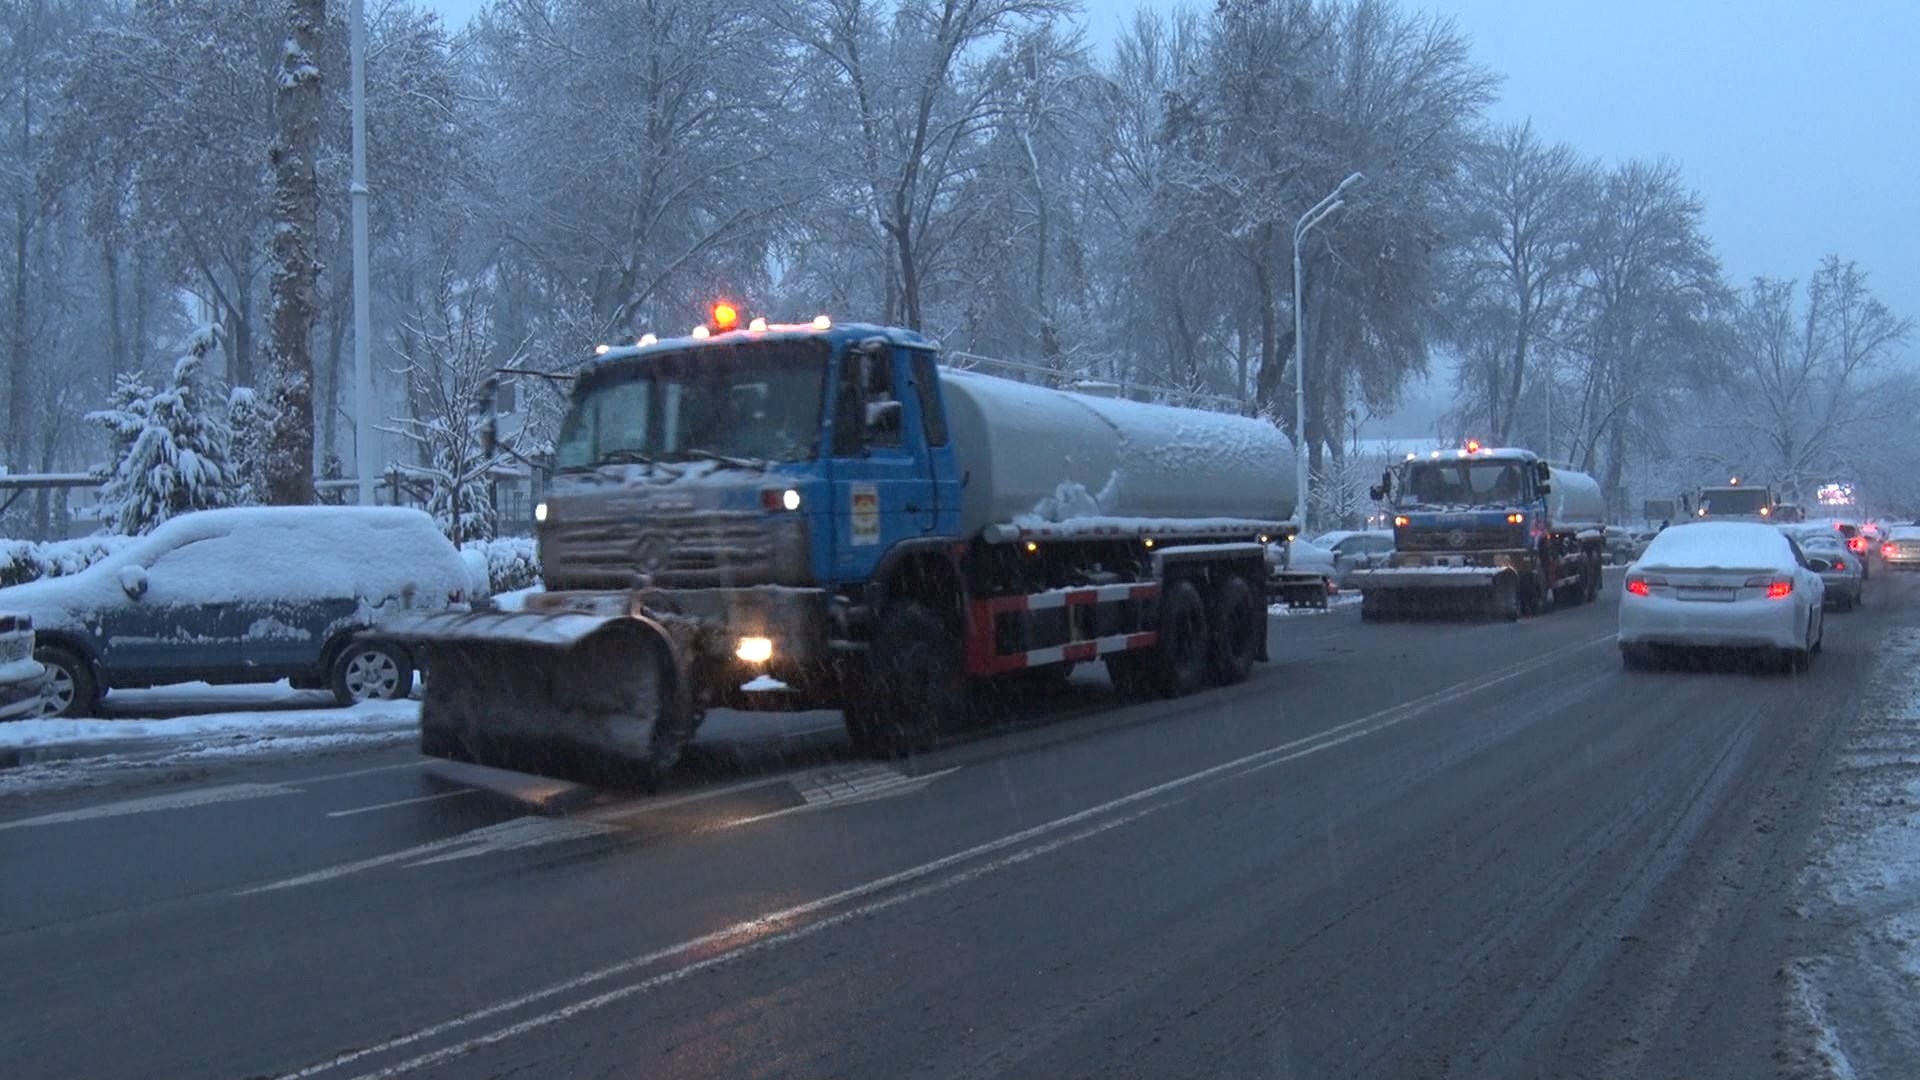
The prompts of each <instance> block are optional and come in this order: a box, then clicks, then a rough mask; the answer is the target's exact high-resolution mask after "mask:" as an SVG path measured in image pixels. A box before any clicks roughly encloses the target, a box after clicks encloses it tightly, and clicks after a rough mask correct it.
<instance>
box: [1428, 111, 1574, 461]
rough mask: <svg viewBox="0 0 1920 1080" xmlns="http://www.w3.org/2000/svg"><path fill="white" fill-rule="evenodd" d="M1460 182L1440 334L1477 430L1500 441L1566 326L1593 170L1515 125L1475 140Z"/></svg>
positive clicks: (1506, 440)
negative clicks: (1455, 245)
mask: <svg viewBox="0 0 1920 1080" xmlns="http://www.w3.org/2000/svg"><path fill="white" fill-rule="evenodd" d="M1464 181H1465V182H1464V183H1463V184H1462V186H1461V189H1460V191H1459V193H1458V195H1457V198H1458V200H1459V207H1460V219H1461V223H1462V232H1461V236H1460V240H1459V249H1458V251H1457V253H1456V255H1455V259H1454V263H1453V268H1452V269H1453V273H1452V276H1451V281H1450V282H1449V283H1448V288H1447V290H1446V295H1447V296H1448V298H1449V299H1450V301H1451V318H1450V324H1451V325H1450V326H1449V334H1448V336H1449V337H1450V338H1451V339H1452V340H1453V342H1454V344H1455V345H1456V347H1458V348H1459V349H1460V351H1461V354H1462V358H1463V359H1464V361H1465V363H1463V364H1462V365H1461V367H1460V369H1459V373H1458V382H1459V389H1460V391H1461V394H1462V396H1463V397H1464V398H1465V399H1466V400H1465V401H1464V402H1463V405H1466V406H1467V407H1468V408H1469V409H1470V410H1472V412H1474V413H1475V414H1477V415H1475V416H1473V417H1472V419H1473V420H1474V421H1475V424H1474V427H1475V429H1476V430H1479V431H1483V432H1485V433H1486V434H1487V435H1488V436H1490V437H1491V439H1492V440H1493V442H1494V444H1495V445H1500V446H1506V445H1511V443H1512V441H1513V438H1514V435H1515V434H1516V428H1517V418H1518V416H1519V412H1520V404H1521V400H1522V396H1523V394H1524V393H1525V391H1526V390H1527V388H1528V386H1529V383H1530V380H1532V379H1533V378H1534V377H1535V372H1534V370H1533V369H1534V367H1535V365H1536V364H1538V362H1539V359H1540V357H1539V354H1540V353H1541V352H1543V351H1545V350H1551V349H1553V348H1555V347H1556V342H1557V341H1558V339H1559V337H1560V336H1561V335H1562V334H1563V333H1564V330H1565V327H1564V325H1563V324H1564V321H1565V319H1566V318H1567V316H1568V314H1569V312H1570V310H1571V308H1572V305H1573V302H1574V299H1575V297H1576V289H1577V286H1578V283H1579V276H1578V275H1579V272H1580V267H1581V263H1580V247H1579V244H1580V238H1581V233H1582V229H1583V227H1584V226H1585V224H1586V222H1587V220H1588V218H1589V217H1590V216H1591V213H1592V211H1591V201H1592V198H1593V195H1594V191H1595V188H1596V187H1597V176H1596V171H1595V169H1594V168H1593V166H1591V165H1589V164H1588V163H1586V162H1585V161H1583V160H1582V159H1581V158H1580V157H1579V156H1578V155H1577V154H1576V153H1575V152H1574V151H1573V149H1572V148H1571V147H1569V146H1567V145H1566V144H1564V143H1556V144H1551V145H1549V144H1545V143H1542V142H1541V141H1540V139H1539V137H1538V136H1537V135H1535V134H1534V131H1533V125H1532V124H1531V123H1522V124H1514V125H1509V126H1506V127H1502V128H1500V129H1497V130H1496V131H1494V132H1492V133H1491V135H1490V137H1489V138H1488V139H1487V140H1486V141H1485V142H1484V143H1482V144H1481V145H1478V146H1476V147H1474V148H1473V150H1472V151H1471V152H1470V153H1469V154H1468V156H1467V159H1466V170H1465V175H1464Z"/></svg>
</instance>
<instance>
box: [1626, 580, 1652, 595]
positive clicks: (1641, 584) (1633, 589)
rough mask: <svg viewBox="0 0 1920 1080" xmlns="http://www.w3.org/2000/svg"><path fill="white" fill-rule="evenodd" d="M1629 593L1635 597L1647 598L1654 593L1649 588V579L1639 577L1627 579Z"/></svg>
mask: <svg viewBox="0 0 1920 1080" xmlns="http://www.w3.org/2000/svg"><path fill="white" fill-rule="evenodd" d="M1627 591H1628V592H1630V593H1632V594H1633V595H1635V596H1647V595H1649V594H1650V593H1651V592H1652V590H1650V589H1648V588H1647V579H1646V578H1637V577H1630V578H1628V579H1627Z"/></svg>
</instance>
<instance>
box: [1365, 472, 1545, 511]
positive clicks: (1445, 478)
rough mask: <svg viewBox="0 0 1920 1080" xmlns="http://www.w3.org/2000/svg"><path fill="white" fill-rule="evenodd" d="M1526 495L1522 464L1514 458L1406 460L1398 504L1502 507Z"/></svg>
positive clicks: (1520, 499)
mask: <svg viewBox="0 0 1920 1080" xmlns="http://www.w3.org/2000/svg"><path fill="white" fill-rule="evenodd" d="M1525 497H1526V466H1525V465H1523V464H1522V463H1520V462H1517V461H1422V462H1413V463H1409V464H1408V465H1407V466H1406V470H1405V472H1404V473H1403V474H1402V479H1401V483H1400V490H1399V493H1398V495H1397V497H1396V499H1395V502H1396V503H1397V504H1398V505H1400V506H1504V505H1507V504H1509V503H1517V502H1520V501H1522V500H1523V499H1524V498H1525Z"/></svg>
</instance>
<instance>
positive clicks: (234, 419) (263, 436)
mask: <svg viewBox="0 0 1920 1080" xmlns="http://www.w3.org/2000/svg"><path fill="white" fill-rule="evenodd" d="M273 421H274V415H273V410H272V407H271V406H269V405H268V404H267V402H266V401H265V400H264V399H263V398H261V396H260V395H259V394H257V393H255V392H254V390H253V388H252V387H248V386H236V387H234V388H233V390H232V392H230V393H229V394H228V395H227V426H228V427H229V428H231V429H232V431H233V440H232V450H231V451H230V453H229V456H228V461H229V462H230V463H231V464H232V466H233V505H235V506H259V505H262V504H264V503H265V502H266V501H267V436H268V435H269V434H271V433H272V431H273Z"/></svg>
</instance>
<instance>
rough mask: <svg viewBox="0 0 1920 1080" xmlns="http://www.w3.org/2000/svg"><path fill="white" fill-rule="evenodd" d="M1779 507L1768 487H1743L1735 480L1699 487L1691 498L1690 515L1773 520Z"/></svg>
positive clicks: (1734, 519)
mask: <svg viewBox="0 0 1920 1080" xmlns="http://www.w3.org/2000/svg"><path fill="white" fill-rule="evenodd" d="M1779 505H1780V500H1779V499H1778V498H1777V497H1776V496H1775V494H1774V490H1773V488H1772V487H1771V486H1770V485H1767V484H1743V483H1741V482H1740V481H1739V480H1738V479H1735V480H1733V481H1731V482H1729V483H1725V484H1713V485H1710V486H1708V487H1703V488H1701V489H1700V490H1699V492H1698V493H1697V494H1696V495H1695V496H1694V500H1693V513H1694V516H1695V517H1698V518H1713V519H1715V520H1728V521H1741V520H1745V521H1772V520H1773V519H1774V516H1775V514H1776V513H1777V512H1778V507H1779Z"/></svg>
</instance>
